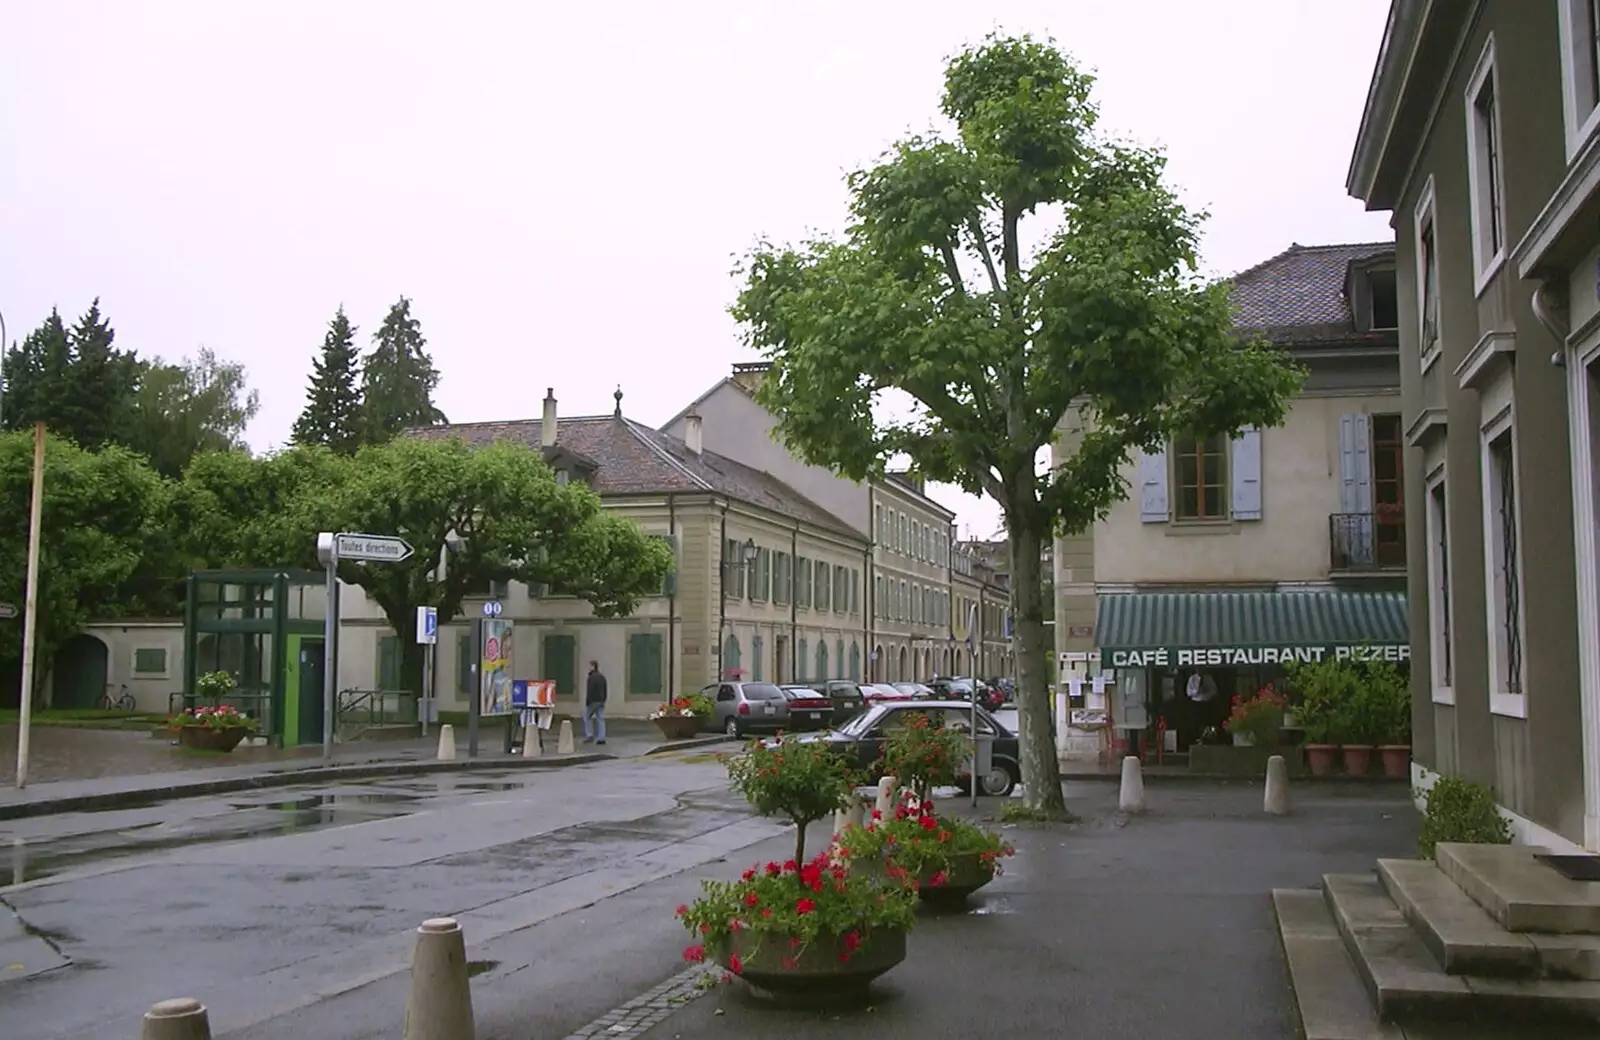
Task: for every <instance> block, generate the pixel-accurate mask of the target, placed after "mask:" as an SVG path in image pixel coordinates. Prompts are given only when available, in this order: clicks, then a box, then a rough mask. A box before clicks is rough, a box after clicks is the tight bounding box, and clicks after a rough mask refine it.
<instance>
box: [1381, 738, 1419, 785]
mask: <svg viewBox="0 0 1600 1040" xmlns="http://www.w3.org/2000/svg"><path fill="white" fill-rule="evenodd" d="M1378 757H1380V758H1381V759H1383V775H1384V776H1385V777H1387V778H1389V779H1390V780H1405V779H1407V778H1408V777H1410V776H1411V746H1410V745H1409V744H1384V745H1383V746H1381V747H1379V748H1378Z"/></svg>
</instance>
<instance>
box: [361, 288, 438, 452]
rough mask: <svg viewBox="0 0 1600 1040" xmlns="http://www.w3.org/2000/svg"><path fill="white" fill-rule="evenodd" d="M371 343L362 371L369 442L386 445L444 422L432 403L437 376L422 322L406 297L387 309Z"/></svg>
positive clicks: (366, 435)
mask: <svg viewBox="0 0 1600 1040" xmlns="http://www.w3.org/2000/svg"><path fill="white" fill-rule="evenodd" d="M372 340H373V343H374V346H373V349H372V353H370V354H368V355H367V357H366V361H365V364H364V365H363V366H362V372H361V408H362V414H363V419H364V422H363V434H364V437H365V439H366V441H367V442H368V443H371V444H382V443H384V442H386V441H389V440H391V439H393V438H394V436H395V435H396V434H398V433H400V432H401V431H402V430H406V429H410V428H412V427H416V426H433V425H436V424H439V423H443V422H445V421H446V419H445V417H444V413H443V412H441V411H439V409H438V408H437V407H436V406H435V405H434V403H433V391H434V389H435V388H436V387H437V386H438V385H439V373H438V370H436V369H435V368H434V367H433V359H432V358H430V357H429V356H428V351H427V345H428V341H427V340H426V339H424V338H423V336H422V324H421V323H420V322H419V321H417V319H416V318H414V317H412V316H411V301H410V300H408V299H406V298H405V297H404V296H402V297H400V299H399V301H398V302H397V303H395V305H394V306H393V307H390V308H389V313H388V315H387V316H386V317H385V318H384V319H383V325H382V327H380V328H379V329H378V331H377V332H376V333H374V334H373V337H372Z"/></svg>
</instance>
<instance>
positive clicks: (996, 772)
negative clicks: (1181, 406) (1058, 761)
mask: <svg viewBox="0 0 1600 1040" xmlns="http://www.w3.org/2000/svg"><path fill="white" fill-rule="evenodd" d="M912 712H916V713H918V714H922V715H929V716H933V717H935V718H937V719H938V720H939V721H941V722H943V723H944V724H945V725H946V726H949V727H951V728H952V729H960V730H962V731H963V732H965V731H967V730H968V729H969V728H970V726H971V724H972V714H973V707H972V703H971V702H970V701H968V702H963V701H956V700H936V701H924V700H915V701H914V700H904V701H885V702H881V703H878V704H873V705H871V706H870V707H868V708H867V710H866V711H864V712H862V713H861V714H860V715H857V716H856V717H855V718H853V719H851V720H850V721H849V722H846V723H845V724H844V725H842V726H840V727H838V728H837V729H831V730H828V731H826V732H823V733H802V734H797V735H796V736H794V737H792V738H790V739H793V740H803V741H811V740H823V741H827V743H828V745H829V746H830V747H832V748H834V749H835V750H837V751H838V752H839V753H840V754H843V755H845V756H846V757H848V758H849V759H851V761H852V763H853V764H854V765H856V766H857V767H858V768H860V769H862V770H863V771H865V772H866V773H868V774H869V775H871V776H877V775H878V774H879V772H880V767H879V766H878V765H877V762H878V757H879V756H880V755H881V754H882V753H883V744H884V741H885V739H886V738H887V737H888V735H889V733H890V732H892V731H893V730H894V728H895V727H896V726H898V725H904V724H905V720H906V719H907V718H909V717H910V713H912ZM977 715H978V735H979V736H980V737H987V738H990V739H992V741H993V745H992V747H993V751H992V753H991V754H990V762H989V768H988V770H987V771H986V772H985V773H984V775H983V776H981V777H979V785H978V790H979V792H980V793H982V794H986V795H993V796H995V797H999V798H1004V797H1006V796H1008V795H1010V794H1011V792H1012V791H1013V790H1014V789H1015V788H1016V786H1017V784H1019V783H1021V782H1022V767H1021V764H1020V763H1021V761H1022V759H1021V754H1020V749H1019V747H1018V745H1017V735H1016V734H1015V733H1012V732H1011V731H1010V730H1008V729H1006V728H1005V727H1004V726H1002V725H1001V724H1000V723H999V721H998V720H996V719H995V717H994V716H993V715H990V714H989V712H988V710H987V709H985V708H982V707H980V708H978V709H977ZM963 785H965V780H963Z"/></svg>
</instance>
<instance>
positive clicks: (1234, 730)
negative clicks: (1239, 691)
mask: <svg viewBox="0 0 1600 1040" xmlns="http://www.w3.org/2000/svg"><path fill="white" fill-rule="evenodd" d="M1224 725H1225V726H1226V727H1227V730H1228V734H1229V735H1230V736H1231V737H1233V743H1234V745H1235V746H1239V747H1272V746H1273V745H1274V744H1277V743H1278V732H1279V731H1280V730H1282V729H1283V698H1282V697H1281V696H1279V695H1278V693H1277V691H1275V690H1274V689H1273V688H1272V687H1271V686H1263V687H1262V688H1261V689H1260V690H1258V691H1256V695H1255V696H1254V697H1247V698H1244V699H1242V700H1241V699H1240V698H1239V697H1237V696H1236V697H1234V698H1233V710H1232V712H1230V713H1229V715H1228V721H1227V722H1226V723H1224Z"/></svg>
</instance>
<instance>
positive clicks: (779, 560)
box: [772, 552, 794, 603]
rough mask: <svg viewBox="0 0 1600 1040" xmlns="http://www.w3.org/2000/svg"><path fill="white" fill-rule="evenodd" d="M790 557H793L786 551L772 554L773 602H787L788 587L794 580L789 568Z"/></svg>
mask: <svg viewBox="0 0 1600 1040" xmlns="http://www.w3.org/2000/svg"><path fill="white" fill-rule="evenodd" d="M792 559H793V557H791V556H790V555H789V554H788V553H786V552H780V553H774V554H773V565H772V566H773V574H772V602H774V603H787V602H789V589H790V585H791V583H792V582H793V580H794V576H793V574H792V573H791V572H790V569H789V567H790V562H791V560H792Z"/></svg>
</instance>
